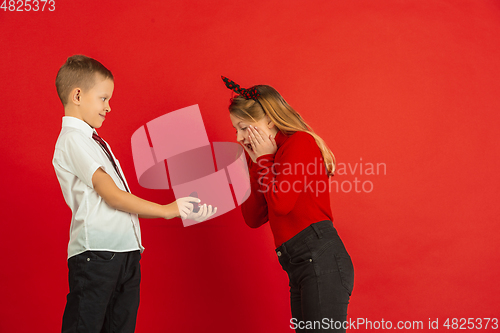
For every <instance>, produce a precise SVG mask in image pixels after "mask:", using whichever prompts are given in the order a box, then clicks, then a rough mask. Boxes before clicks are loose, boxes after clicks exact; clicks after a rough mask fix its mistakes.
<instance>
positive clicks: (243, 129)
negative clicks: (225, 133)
mask: <svg viewBox="0 0 500 333" xmlns="http://www.w3.org/2000/svg"><path fill="white" fill-rule="evenodd" d="M246 129H247V128H246V127H244V128H242V129H241V130H242V131H245V130H246ZM236 134H238V130H236Z"/></svg>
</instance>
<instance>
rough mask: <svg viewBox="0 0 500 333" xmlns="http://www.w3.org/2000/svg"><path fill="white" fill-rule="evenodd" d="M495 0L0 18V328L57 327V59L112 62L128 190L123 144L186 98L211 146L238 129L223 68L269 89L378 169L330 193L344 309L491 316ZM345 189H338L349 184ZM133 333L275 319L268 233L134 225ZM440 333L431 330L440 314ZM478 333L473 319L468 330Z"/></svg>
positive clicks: (74, 6) (122, 5)
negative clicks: (138, 252)
mask: <svg viewBox="0 0 500 333" xmlns="http://www.w3.org/2000/svg"><path fill="white" fill-rule="evenodd" d="M499 40H500V5H499V2H498V1H473V0H470V1H454V0H447V1H445V0H436V1H416V0H410V1H403V0H401V1H396V0H393V1H373V0H367V1H307V2H306V1H270V0H266V1H255V2H234V1H147V2H146V1H145V2H140V1H116V2H112V1H106V2H105V1H95V0H91V1H89V0H86V1H82V0H78V1H62V0H56V10H55V11H54V12H48V11H47V10H46V11H44V12H38V13H26V12H9V11H7V12H4V11H0V45H1V49H2V52H1V55H0V60H1V63H0V64H1V65H0V66H1V67H0V75H1V76H0V77H1V80H0V96H1V102H0V103H1V106H0V108H1V112H0V117H1V119H0V120H1V124H2V131H1V136H2V143H1V156H2V158H3V161H4V162H2V163H1V165H2V178H3V180H2V185H3V186H2V188H3V191H2V194H1V205H2V213H3V219H2V222H3V223H2V227H1V230H2V231H1V242H0V251H1V253H2V263H1V268H0V269H1V271H0V286H1V287H0V299H1V300H2V301H1V305H0V332H55V331H59V330H60V324H61V317H62V313H63V309H64V305H65V296H66V293H67V292H68V282H67V266H66V247H67V242H68V239H69V222H70V215H71V213H70V210H69V209H68V207H67V206H66V205H65V203H64V200H63V197H62V193H61V190H60V187H59V184H58V182H57V179H56V176H55V173H54V170H53V168H52V164H51V160H52V154H53V149H54V144H55V141H56V139H57V136H58V133H59V131H60V125H61V117H62V116H63V108H62V106H61V105H60V102H59V100H58V98H57V94H56V90H55V86H54V80H55V75H56V73H57V70H58V68H59V67H60V66H61V65H62V64H63V63H64V61H65V60H66V58H67V57H68V56H70V55H73V54H80V53H81V54H85V55H88V56H91V57H94V58H96V59H98V60H100V61H101V62H102V63H103V64H104V65H105V66H107V67H108V68H109V69H110V70H111V71H112V72H113V74H114V75H115V92H114V95H113V98H112V100H111V106H112V112H111V113H110V115H109V116H108V117H107V118H106V121H105V124H104V126H103V127H102V128H101V129H100V130H99V133H100V134H101V136H102V137H104V138H105V139H106V140H107V141H108V142H110V143H111V146H112V148H113V150H114V152H115V155H117V156H118V158H119V159H120V161H121V164H122V166H123V169H124V171H125V174H126V175H127V178H128V181H129V184H130V187H131V189H132V191H133V192H134V193H135V194H137V195H139V196H141V197H143V198H146V199H150V200H153V201H156V202H160V203H168V202H171V201H172V200H173V199H174V198H173V194H172V193H171V191H158V190H147V189H143V188H141V187H140V186H139V185H138V183H137V179H136V177H135V170H134V166H133V161H132V154H131V147H130V137H131V135H132V133H133V132H134V131H135V130H136V129H137V128H139V127H140V126H142V125H143V124H145V123H146V122H147V121H149V120H152V119H154V118H156V117H158V116H160V115H163V114H165V113H167V112H170V111H174V110H177V109H179V108H182V107H185V106H189V105H193V104H199V106H200V109H201V112H202V116H203V119H204V122H205V126H206V128H207V133H208V137H209V139H210V140H211V141H234V140H235V135H234V133H233V129H232V127H231V123H230V120H229V116H228V111H227V106H228V100H229V97H230V95H231V94H230V92H229V91H228V90H227V89H226V88H225V87H224V85H223V83H222V81H221V79H220V75H225V76H227V77H229V78H231V79H233V80H235V81H236V82H238V83H240V84H241V85H242V86H244V87H245V86H251V85H254V84H269V85H272V86H274V87H275V88H277V89H278V91H280V92H281V93H282V95H283V96H284V97H285V99H287V101H288V102H289V103H290V104H291V105H292V106H293V107H294V108H295V109H296V110H298V111H299V112H300V113H301V114H302V115H303V117H304V118H305V119H306V121H307V122H308V123H309V124H310V125H311V126H312V127H313V129H314V130H315V131H316V132H317V133H318V134H319V135H320V136H322V137H323V138H324V139H325V141H326V142H327V143H328V144H329V146H330V147H331V149H332V150H333V151H334V153H335V155H336V157H337V161H338V162H341V163H351V165H352V166H353V165H354V164H355V163H359V162H360V161H361V160H360V159H361V158H362V162H363V163H365V162H366V163H385V165H386V170H387V172H386V174H385V175H384V174H380V175H364V174H363V175H361V174H359V172H358V171H356V173H355V174H354V175H353V174H351V173H350V172H349V174H347V175H337V176H335V178H334V179H335V180H337V181H338V182H342V181H349V182H352V181H354V180H355V179H354V178H355V177H357V179H358V180H361V181H366V180H369V181H371V182H372V183H373V191H371V192H370V193H355V192H354V191H351V192H347V193H345V192H343V191H339V192H338V193H337V192H335V191H334V193H332V195H331V204H332V210H333V214H334V219H335V221H334V224H335V226H336V228H337V229H338V231H339V233H340V235H341V237H342V238H343V240H344V243H345V244H346V247H347V249H348V251H349V252H350V254H351V256H352V259H353V262H354V266H355V270H356V279H355V287H354V292H353V295H352V298H351V304H350V307H349V316H350V317H351V318H353V319H356V318H366V319H368V320H371V321H377V320H378V321H380V320H381V319H384V320H391V321H393V323H394V324H395V323H396V322H397V321H399V320H422V321H423V322H424V324H425V325H426V326H425V327H426V328H427V325H428V324H427V323H428V319H429V318H431V319H432V320H435V319H436V318H439V320H440V325H441V324H442V323H443V322H444V320H445V319H446V318H453V317H456V318H461V317H465V318H478V317H495V316H496V317H499V315H500V313H499V312H500V311H499V306H498V304H499V303H498V299H499V297H500V287H499V284H498V277H499V274H498V273H499V270H500V269H499V265H498V262H499V259H500V255H499V247H498V244H497V243H498V231H499V227H498V222H499V218H498V213H499V209H498V197H499V194H500V193H499V189H500V186H499V177H498V174H497V172H498V164H499V163H498V162H499V140H498V137H497V134H495V133H496V131H495V130H497V129H498V127H499V125H500V124H499V120H500V116H499V110H500V108H499V107H500V100H499V98H498V91H499V88H500V81H499V78H500V65H499V64H500V62H499V60H498V59H500V44H499ZM345 189H347V186H346V187H345ZM141 223H142V230H143V242H144V245H145V247H146V251H145V252H144V254H143V259H142V272H143V280H142V290H141V296H142V298H141V306H140V308H139V314H138V322H137V332H167V331H169V332H258V331H259V332H278V333H279V332H289V331H290V329H289V328H288V325H289V319H290V310H289V305H288V288H287V277H286V274H285V273H284V272H283V271H282V270H281V267H280V266H279V264H278V262H277V259H276V258H275V254H274V245H273V240H272V235H271V233H270V230H269V228H268V226H265V227H262V228H260V229H256V230H253V229H250V228H248V227H247V226H246V225H245V224H244V222H243V219H242V216H241V212H240V209H239V208H238V209H236V210H234V211H232V212H230V213H228V214H226V215H224V216H221V217H219V218H217V219H216V220H214V221H211V222H206V223H202V224H200V225H197V226H193V227H189V228H183V227H182V225H181V221H180V219H176V220H143V221H142V222H141ZM441 330H442V331H447V330H446V329H444V328H442V327H441ZM482 331H485V330H484V329H483V330H482Z"/></svg>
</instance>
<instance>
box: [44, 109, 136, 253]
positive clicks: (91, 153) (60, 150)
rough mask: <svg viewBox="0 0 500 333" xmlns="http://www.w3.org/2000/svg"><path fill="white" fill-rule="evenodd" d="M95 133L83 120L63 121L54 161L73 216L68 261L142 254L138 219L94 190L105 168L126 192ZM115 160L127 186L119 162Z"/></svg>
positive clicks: (69, 118) (65, 118) (69, 119)
mask: <svg viewBox="0 0 500 333" xmlns="http://www.w3.org/2000/svg"><path fill="white" fill-rule="evenodd" d="M93 132H94V129H93V128H92V127H90V126H89V125H88V124H87V123H86V122H84V121H83V120H80V119H78V118H74V117H68V116H66V117H63V121H62V129H61V133H60V134H59V138H58V139H57V142H56V148H55V151H54V158H53V160H52V164H53V165H54V169H55V171H56V175H57V179H58V180H59V184H60V185H61V190H62V193H63V196H64V200H65V201H66V203H67V204H68V206H69V208H71V212H72V213H73V214H72V218H71V227H70V233H69V234H70V235H69V244H68V258H70V257H72V256H74V255H77V254H79V253H82V252H84V251H87V250H95V251H113V252H126V251H134V250H140V251H141V253H142V251H144V247H143V246H142V243H141V228H140V225H139V219H138V217H137V215H136V214H129V213H126V212H123V211H119V210H116V209H114V208H111V207H110V206H109V205H108V204H107V203H106V202H104V200H103V199H102V198H101V197H100V196H99V194H97V192H96V191H95V190H94V186H93V185H92V175H93V174H94V172H95V171H96V170H97V169H98V168H102V169H103V170H104V171H105V172H106V173H107V174H108V175H110V176H111V178H112V179H113V181H114V182H115V184H116V186H118V188H120V189H121V190H123V191H126V189H125V187H124V185H123V183H122V181H121V179H120V177H119V176H118V174H117V173H116V171H115V168H114V167H113V165H112V164H111V161H110V160H109V158H108V157H107V156H106V153H105V152H104V150H103V149H102V148H101V147H100V146H99V144H98V143H97V142H96V141H95V140H94V139H93V138H92V134H93ZM108 148H109V150H110V152H111V155H113V152H112V151H111V147H109V145H108ZM113 158H114V159H115V162H116V165H117V166H118V169H119V170H120V173H121V174H122V176H123V180H124V181H125V183H126V182H127V180H126V179H125V175H124V174H123V171H122V169H121V167H120V162H118V160H117V159H116V158H115V157H114V155H113ZM127 187H128V184H127ZM129 188H130V187H129Z"/></svg>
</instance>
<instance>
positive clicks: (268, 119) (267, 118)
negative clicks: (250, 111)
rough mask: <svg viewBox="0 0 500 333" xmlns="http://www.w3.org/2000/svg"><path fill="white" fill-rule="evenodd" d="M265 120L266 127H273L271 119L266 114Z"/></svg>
mask: <svg viewBox="0 0 500 333" xmlns="http://www.w3.org/2000/svg"><path fill="white" fill-rule="evenodd" d="M266 121H267V128H269V129H271V128H273V127H274V123H273V121H272V120H271V118H269V116H268V115H266Z"/></svg>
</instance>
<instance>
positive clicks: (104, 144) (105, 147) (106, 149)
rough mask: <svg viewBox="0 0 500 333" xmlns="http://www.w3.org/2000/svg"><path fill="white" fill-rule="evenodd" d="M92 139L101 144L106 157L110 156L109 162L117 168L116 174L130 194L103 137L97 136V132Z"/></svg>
mask: <svg viewBox="0 0 500 333" xmlns="http://www.w3.org/2000/svg"><path fill="white" fill-rule="evenodd" d="M92 139H94V140H95V141H96V142H97V143H98V144H99V146H101V148H102V150H104V153H106V155H107V156H108V158H109V161H110V162H111V164H113V167H114V168H115V170H116V173H117V174H118V177H120V179H121V181H122V183H123V186H125V189H126V190H127V192H129V193H130V191H129V190H128V187H127V184H125V181H124V180H123V177H122V174H121V173H120V170H119V169H118V166H117V165H116V163H115V160H114V158H113V155H111V152H110V151H109V149H108V145H107V144H106V142H104V140H103V139H101V137H100V136H99V135H97V133H96V132H94V133H93V134H92Z"/></svg>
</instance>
